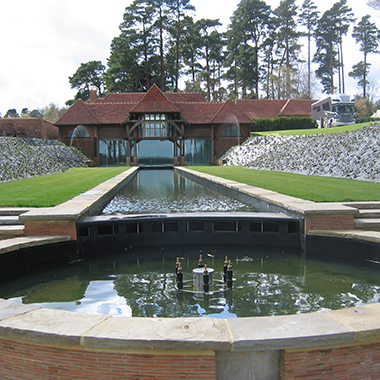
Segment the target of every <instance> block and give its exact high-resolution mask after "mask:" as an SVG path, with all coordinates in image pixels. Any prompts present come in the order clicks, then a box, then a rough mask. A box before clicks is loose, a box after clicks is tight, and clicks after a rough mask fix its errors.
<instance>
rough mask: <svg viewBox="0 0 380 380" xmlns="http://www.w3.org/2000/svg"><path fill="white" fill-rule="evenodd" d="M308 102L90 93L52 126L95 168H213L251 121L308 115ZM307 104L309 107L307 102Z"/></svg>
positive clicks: (154, 92)
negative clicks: (95, 166) (171, 166)
mask: <svg viewBox="0 0 380 380" xmlns="http://www.w3.org/2000/svg"><path fill="white" fill-rule="evenodd" d="M310 102H311V101H298V100H297V101H296V100H253V101H252V100H238V101H237V102H236V103H234V102H233V101H231V100H226V101H225V102H223V103H214V102H208V101H206V99H205V98H204V97H203V96H202V95H200V94H197V93H163V92H162V91H161V90H160V89H159V88H158V87H157V86H156V85H153V87H151V89H150V90H149V91H148V92H147V93H111V94H108V95H107V96H105V97H104V98H98V97H97V95H96V91H90V99H89V100H88V101H87V102H83V101H82V100H78V101H77V102H76V103H75V104H74V105H73V106H72V107H71V108H70V109H69V110H68V111H67V112H66V113H65V114H64V115H63V116H62V117H61V118H60V119H59V120H58V121H57V122H56V123H55V125H56V126H57V127H58V128H59V138H60V139H61V140H62V141H63V142H65V143H66V144H72V145H74V146H80V147H81V148H82V149H83V150H84V151H85V152H86V153H87V154H88V155H89V156H90V157H91V158H92V159H93V160H94V161H95V163H96V165H99V166H116V165H128V166H129V165H144V164H145V165H190V166H191V165H212V164H215V163H216V162H217V159H218V158H219V157H220V156H221V155H222V153H223V152H224V151H225V150H226V149H228V148H229V147H230V146H232V145H237V144H240V143H242V142H243V141H244V140H245V139H247V138H248V137H249V135H250V128H251V124H252V123H253V120H252V119H255V118H261V117H277V116H310V114H311V106H310V105H309V103H310ZM310 104H311V103H310Z"/></svg>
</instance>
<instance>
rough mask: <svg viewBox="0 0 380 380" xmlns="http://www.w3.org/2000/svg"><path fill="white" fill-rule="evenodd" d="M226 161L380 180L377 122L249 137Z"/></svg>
mask: <svg viewBox="0 0 380 380" xmlns="http://www.w3.org/2000/svg"><path fill="white" fill-rule="evenodd" d="M223 160H224V161H225V163H226V165H232V166H235V165H242V166H245V167H247V168H251V169H259V170H274V171H281V172H291V173H299V174H306V175H320V176H331V177H339V178H350V179H358V180H363V181H373V182H380V124H373V125H371V126H369V127H364V128H361V129H359V130H357V131H353V132H344V133H335V134H319V135H301V136H258V137H251V138H250V139H248V140H247V141H245V142H244V143H243V144H242V145H241V146H237V147H232V148H231V149H230V150H229V151H227V152H226V154H225V155H224V156H223Z"/></svg>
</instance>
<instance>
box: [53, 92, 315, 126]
mask: <svg viewBox="0 0 380 380" xmlns="http://www.w3.org/2000/svg"><path fill="white" fill-rule="evenodd" d="M313 102H314V101H313V100H293V99H291V100H266V99H260V100H251V99H249V100H237V101H236V103H234V102H232V101H231V100H227V101H225V102H224V103H209V102H207V101H206V100H205V98H204V97H203V96H202V95H200V94H197V93H163V92H162V91H161V90H160V89H159V88H158V87H157V86H156V85H153V86H152V87H151V89H150V90H149V91H148V92H147V93H141V92H139V93H113V94H108V95H107V96H106V97H105V98H97V99H93V100H92V101H88V102H87V103H84V102H83V101H82V100H78V101H77V102H76V103H75V104H74V105H73V106H72V107H70V109H69V110H68V111H67V112H66V113H65V114H64V115H63V116H62V117H61V118H60V119H59V120H58V121H57V122H56V123H55V124H56V125H79V124H85V125H89V124H95V125H96V124H97V125H100V124H101V125H106V124H122V123H124V122H125V121H126V120H127V119H128V117H129V116H130V113H131V112H134V113H168V112H170V113H180V114H181V117H182V118H183V119H184V120H185V121H186V122H188V123H189V124H224V123H239V124H250V123H251V122H252V120H251V119H259V118H263V117H269V118H274V117H277V116H310V115H311V104H312V103H313Z"/></svg>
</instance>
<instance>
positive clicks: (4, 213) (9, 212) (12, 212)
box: [0, 207, 32, 216]
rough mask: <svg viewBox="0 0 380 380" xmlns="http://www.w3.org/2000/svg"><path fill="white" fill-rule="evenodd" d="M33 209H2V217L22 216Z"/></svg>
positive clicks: (0, 209)
mask: <svg viewBox="0 0 380 380" xmlns="http://www.w3.org/2000/svg"><path fill="white" fill-rule="evenodd" d="M31 209H32V208H30V207H0V216H11V215H21V214H24V213H25V212H28V211H30V210H31Z"/></svg>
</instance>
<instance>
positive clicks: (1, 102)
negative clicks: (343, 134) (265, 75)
mask: <svg viewBox="0 0 380 380" xmlns="http://www.w3.org/2000/svg"><path fill="white" fill-rule="evenodd" d="M334 2H335V1H331V0H318V1H315V3H316V4H317V6H318V10H319V11H320V12H321V14H323V12H325V11H326V10H327V9H330V8H331V6H332V4H333V3H334ZM131 3H132V0H110V1H108V2H104V1H102V0H65V1H52V0H34V1H31V0H12V1H2V2H1V5H0V12H1V15H2V21H1V23H0V36H1V37H0V47H1V55H0V114H2V115H5V113H6V112H7V110H8V109H12V108H15V109H16V110H17V112H18V113H21V110H22V109H23V108H28V109H29V111H31V110H33V109H36V108H39V109H40V108H44V107H45V106H48V105H49V104H50V103H54V104H56V105H57V106H58V107H64V106H65V102H66V101H67V100H69V99H72V98H74V96H75V94H76V91H75V90H73V89H71V88H70V84H69V79H68V78H69V76H72V75H73V74H74V73H75V71H76V70H77V69H78V67H79V66H80V64H81V63H85V62H88V61H92V60H95V61H102V63H103V64H104V65H107V58H108V57H109V54H110V45H111V41H112V39H113V38H114V37H116V36H118V35H119V25H120V23H121V22H122V19H123V14H124V10H125V7H126V6H128V5H129V4H131ZM238 3H239V1H237V0H207V1H205V0H191V4H193V5H194V6H195V8H196V13H195V18H197V19H199V18H211V19H215V18H219V19H220V21H221V22H222V23H223V25H224V26H225V27H227V25H228V24H229V21H230V17H231V16H232V14H233V12H234V10H235V9H236V8H237V4H238ZM266 3H267V4H268V5H270V6H271V7H272V9H275V8H276V7H277V6H278V5H279V4H280V0H266ZM297 3H298V4H299V5H300V4H302V0H298V2H297ZM347 4H348V6H349V7H351V8H352V9H353V11H354V13H355V16H356V17H357V19H358V21H359V20H360V19H361V18H362V17H363V16H364V15H366V14H370V15H371V21H372V22H374V23H376V25H377V27H378V28H379V29H380V11H374V10H373V9H371V8H369V7H368V6H367V5H366V4H365V0H359V1H358V0H347ZM351 33H352V28H351V29H350V31H349V33H348V36H349V38H347V37H346V40H344V45H343V52H344V60H345V71H346V93H348V94H351V95H354V94H356V93H359V90H358V89H357V86H356V83H355V81H354V80H353V79H351V78H349V77H348V75H347V74H348V72H349V71H350V70H351V68H352V65H353V64H355V63H358V62H359V61H361V60H362V59H363V58H362V53H360V51H359V45H358V44H355V42H354V40H353V39H352V38H351ZM303 42H304V43H306V41H303ZM304 58H305V59H306V52H305V53H304ZM369 61H370V62H371V63H372V68H371V72H370V77H371V78H372V79H373V81H375V82H377V83H378V84H379V86H380V55H370V56H369Z"/></svg>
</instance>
